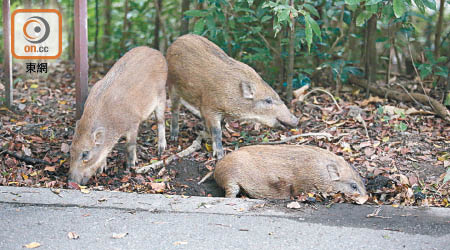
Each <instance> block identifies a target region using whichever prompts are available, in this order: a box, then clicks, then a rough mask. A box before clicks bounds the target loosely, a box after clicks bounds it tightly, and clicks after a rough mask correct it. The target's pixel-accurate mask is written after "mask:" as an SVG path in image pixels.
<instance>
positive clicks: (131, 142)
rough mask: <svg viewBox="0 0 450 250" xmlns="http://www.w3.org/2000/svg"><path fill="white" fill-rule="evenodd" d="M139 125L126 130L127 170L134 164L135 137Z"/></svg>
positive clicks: (135, 158)
mask: <svg viewBox="0 0 450 250" xmlns="http://www.w3.org/2000/svg"><path fill="white" fill-rule="evenodd" d="M138 128H139V126H136V127H135V128H133V129H131V130H130V131H128V132H127V134H126V137H127V170H130V169H131V168H134V167H135V166H136V161H137V156H136V138H137V133H138Z"/></svg>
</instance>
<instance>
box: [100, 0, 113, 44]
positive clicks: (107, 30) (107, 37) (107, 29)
mask: <svg viewBox="0 0 450 250" xmlns="http://www.w3.org/2000/svg"><path fill="white" fill-rule="evenodd" d="M104 5H105V8H104V11H105V17H104V18H105V23H104V32H103V41H102V42H103V51H106V50H107V49H108V48H109V46H110V45H111V33H112V32H111V11H112V6H111V0H105V1H104Z"/></svg>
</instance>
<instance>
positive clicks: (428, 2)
mask: <svg viewBox="0 0 450 250" xmlns="http://www.w3.org/2000/svg"><path fill="white" fill-rule="evenodd" d="M441 1H443V0H441ZM423 3H424V4H425V6H427V7H428V8H429V9H432V10H436V1H435V0H423Z"/></svg>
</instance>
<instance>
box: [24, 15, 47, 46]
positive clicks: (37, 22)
mask: <svg viewBox="0 0 450 250" xmlns="http://www.w3.org/2000/svg"><path fill="white" fill-rule="evenodd" d="M49 34H50V25H49V24H48V22H47V20H45V19H44V18H42V17H39V16H33V17H30V18H28V19H27V21H26V22H25V24H24V25H23V35H24V36H25V39H26V40H27V41H28V42H30V43H35V44H36V43H42V42H44V41H45V40H47V38H48V35H49Z"/></svg>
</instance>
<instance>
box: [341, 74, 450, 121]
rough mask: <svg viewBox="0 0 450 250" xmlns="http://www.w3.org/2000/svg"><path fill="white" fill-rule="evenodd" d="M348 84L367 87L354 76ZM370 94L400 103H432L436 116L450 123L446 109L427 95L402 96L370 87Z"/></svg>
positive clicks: (412, 94) (391, 91) (449, 114)
mask: <svg viewBox="0 0 450 250" xmlns="http://www.w3.org/2000/svg"><path fill="white" fill-rule="evenodd" d="M349 82H350V83H351V84H355V85H358V86H360V87H362V88H364V89H366V88H368V87H369V86H368V84H367V81H366V80H364V79H358V78H357V77H355V76H354V75H350V77H349ZM370 92H372V93H373V94H375V95H377V96H381V97H385V98H391V99H395V100H397V101H401V102H413V101H414V100H416V101H418V102H420V103H422V104H424V105H428V104H429V103H432V105H431V108H433V110H434V111H435V112H436V114H437V115H438V116H440V117H442V118H443V119H444V120H445V121H447V122H450V112H449V111H448V110H447V108H446V107H445V106H444V105H442V104H441V103H440V102H438V101H437V100H435V99H433V98H430V97H429V96H427V95H424V94H419V93H409V94H403V93H401V92H398V91H393V90H390V89H387V88H383V87H379V86H370ZM413 98H414V99H413Z"/></svg>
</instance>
